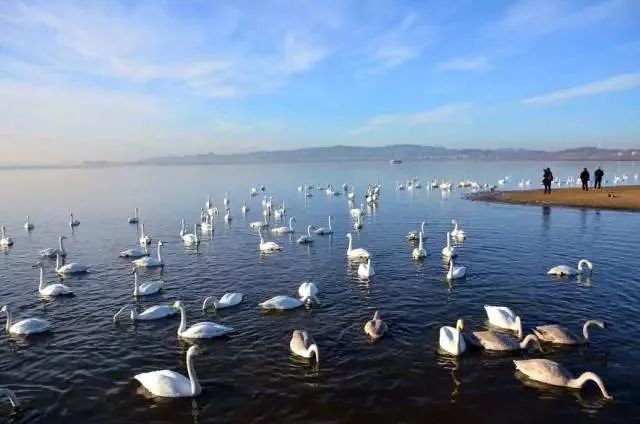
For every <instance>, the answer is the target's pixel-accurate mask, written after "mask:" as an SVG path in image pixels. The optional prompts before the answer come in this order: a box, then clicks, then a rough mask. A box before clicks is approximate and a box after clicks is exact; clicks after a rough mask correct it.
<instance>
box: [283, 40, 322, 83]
mask: <svg viewBox="0 0 640 424" xmlns="http://www.w3.org/2000/svg"><path fill="white" fill-rule="evenodd" d="M327 54H328V52H327V51H326V50H325V49H324V48H321V47H317V46H314V45H312V44H310V43H305V42H303V41H302V40H301V39H300V38H299V37H296V36H294V35H293V34H287V35H286V36H285V39H284V48H283V52H282V56H283V57H282V60H281V62H280V67H279V68H280V71H282V72H283V73H285V74H295V73H299V72H305V71H308V70H310V69H312V68H313V67H315V66H316V65H317V64H318V63H319V62H320V61H321V60H322V59H324V58H325V57H326V56H327Z"/></svg>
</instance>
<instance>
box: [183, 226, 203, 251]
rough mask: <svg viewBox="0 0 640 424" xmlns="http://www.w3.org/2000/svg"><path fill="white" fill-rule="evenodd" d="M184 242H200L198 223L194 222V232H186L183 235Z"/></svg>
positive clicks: (193, 243)
mask: <svg viewBox="0 0 640 424" xmlns="http://www.w3.org/2000/svg"><path fill="white" fill-rule="evenodd" d="M182 242H183V243H184V244H186V245H187V246H192V245H197V244H199V243H200V240H199V239H198V225H197V224H193V233H192V234H184V235H183V236H182Z"/></svg>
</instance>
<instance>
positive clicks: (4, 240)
mask: <svg viewBox="0 0 640 424" xmlns="http://www.w3.org/2000/svg"><path fill="white" fill-rule="evenodd" d="M0 232H1V233H2V235H1V236H0V246H5V247H7V246H13V240H11V237H7V229H6V228H5V227H4V225H3V226H2V227H0Z"/></svg>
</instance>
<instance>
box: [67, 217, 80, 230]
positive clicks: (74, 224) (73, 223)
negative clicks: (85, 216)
mask: <svg viewBox="0 0 640 424" xmlns="http://www.w3.org/2000/svg"><path fill="white" fill-rule="evenodd" d="M78 225H80V221H78V220H77V219H76V218H74V216H73V214H71V217H70V218H69V226H70V227H77V226H78Z"/></svg>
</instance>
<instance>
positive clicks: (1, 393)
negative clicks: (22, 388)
mask: <svg viewBox="0 0 640 424" xmlns="http://www.w3.org/2000/svg"><path fill="white" fill-rule="evenodd" d="M5 396H6V397H7V399H9V403H11V407H12V408H13V409H19V408H20V401H19V400H18V398H17V397H16V395H15V393H13V392H12V391H11V390H9V389H3V388H0V399H2V398H3V397H5Z"/></svg>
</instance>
